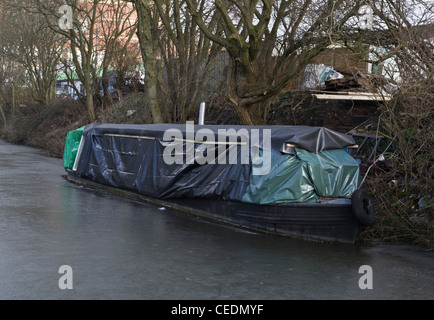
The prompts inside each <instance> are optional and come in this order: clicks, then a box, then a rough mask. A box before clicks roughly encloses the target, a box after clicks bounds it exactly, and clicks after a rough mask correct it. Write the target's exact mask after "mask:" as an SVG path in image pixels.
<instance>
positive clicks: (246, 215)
mask: <svg viewBox="0 0 434 320" xmlns="http://www.w3.org/2000/svg"><path fill="white" fill-rule="evenodd" d="M67 180H68V181H70V182H72V183H75V184H79V185H82V186H84V187H88V188H93V189H99V190H104V191H106V192H109V193H110V194H113V195H116V196H120V197H124V198H128V199H132V200H135V201H140V202H144V203H147V204H151V205H154V206H158V207H165V208H167V209H168V210H170V211H174V212H178V213H183V214H187V215H189V216H193V217H196V218H200V219H204V220H207V221H212V222H217V223H220V224H224V225H229V226H232V227H237V228H241V229H245V230H249V231H253V232H258V233H265V234H273V235H280V236H289V237H296V238H303V239H310V240H321V241H336V242H344V243H354V242H355V240H356V238H357V234H358V229H359V224H358V222H357V219H356V216H355V215H354V213H353V210H352V205H351V201H350V200H347V201H343V202H341V203H336V202H324V203H321V202H320V203H291V204H280V205H259V204H251V203H244V202H239V201H225V200H220V199H207V198H171V199H158V198H152V197H147V196H144V195H142V194H139V193H137V192H134V191H130V190H126V189H119V188H114V187H112V186H108V185H103V184H100V183H97V182H95V181H92V180H89V179H87V178H83V177H81V176H80V175H79V174H77V172H75V171H72V170H68V175H67Z"/></svg>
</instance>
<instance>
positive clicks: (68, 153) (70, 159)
mask: <svg viewBox="0 0 434 320" xmlns="http://www.w3.org/2000/svg"><path fill="white" fill-rule="evenodd" d="M84 128H85V127H84V126H83V127H81V128H79V129H77V130H73V131H69V132H68V133H67V135H66V142H65V149H64V151H63V167H64V168H65V170H67V169H72V167H73V166H74V162H75V157H76V155H77V151H78V146H79V144H80V139H81V135H82V134H83V130H84Z"/></svg>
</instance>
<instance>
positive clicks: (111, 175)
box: [63, 122, 375, 243]
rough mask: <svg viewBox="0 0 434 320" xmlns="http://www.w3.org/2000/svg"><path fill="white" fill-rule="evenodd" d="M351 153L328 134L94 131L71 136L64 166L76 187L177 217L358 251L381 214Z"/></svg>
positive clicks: (306, 130) (283, 129) (347, 138)
mask: <svg viewBox="0 0 434 320" xmlns="http://www.w3.org/2000/svg"><path fill="white" fill-rule="evenodd" d="M352 147H356V146H355V141H354V139H353V137H352V136H351V135H345V134H342V133H339V132H336V131H333V130H330V129H327V128H323V127H309V126H239V125H236V126H222V125H195V124H194V123H193V122H187V123H186V124H185V125H184V124H143V125H133V124H106V123H93V124H89V125H87V126H84V127H82V128H79V129H77V130H74V131H71V132H69V133H68V134H67V137H66V142H65V150H64V156H63V162H64V167H65V170H66V171H67V179H68V180H69V181H70V182H73V183H77V184H80V185H84V186H86V187H90V188H97V189H101V190H105V191H107V192H110V193H112V194H114V195H117V196H122V197H127V198H130V199H134V200H138V201H142V202H145V203H148V204H151V205H155V206H158V207H164V208H166V209H168V210H169V211H171V212H179V213H184V214H187V215H190V216H193V217H196V218H201V219H204V220H208V221H212V222H216V223H221V224H225V225H229V226H233V227H236V228H241V229H245V230H249V231H253V232H260V233H265V234H272V235H281V236H290V237H297V238H303V239H310V240H323V241H338V242H346V243H354V242H355V240H356V239H357V236H358V233H359V229H360V227H361V226H366V225H370V224H372V223H373V222H374V215H375V213H374V208H373V204H372V201H371V199H370V197H369V194H368V192H367V191H366V190H363V189H360V188H359V187H360V183H361V177H360V168H359V164H358V162H356V161H355V159H354V158H353V157H351V155H350V154H349V152H348V148H352ZM193 223H194V222H193Z"/></svg>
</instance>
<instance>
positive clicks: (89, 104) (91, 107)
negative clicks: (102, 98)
mask: <svg viewBox="0 0 434 320" xmlns="http://www.w3.org/2000/svg"><path fill="white" fill-rule="evenodd" d="M85 88H86V108H87V114H88V115H89V120H90V122H91V123H92V122H95V120H96V117H95V108H94V105H93V92H92V85H91V83H90V80H89V81H86V83H85Z"/></svg>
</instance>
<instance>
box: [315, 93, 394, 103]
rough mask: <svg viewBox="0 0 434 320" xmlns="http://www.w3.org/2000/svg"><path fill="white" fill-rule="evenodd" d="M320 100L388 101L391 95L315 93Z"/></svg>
mask: <svg viewBox="0 0 434 320" xmlns="http://www.w3.org/2000/svg"><path fill="white" fill-rule="evenodd" d="M313 96H314V97H315V98H316V99H318V100H362V101H388V100H390V99H391V97H390V96H382V95H378V94H373V95H352V94H313Z"/></svg>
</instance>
